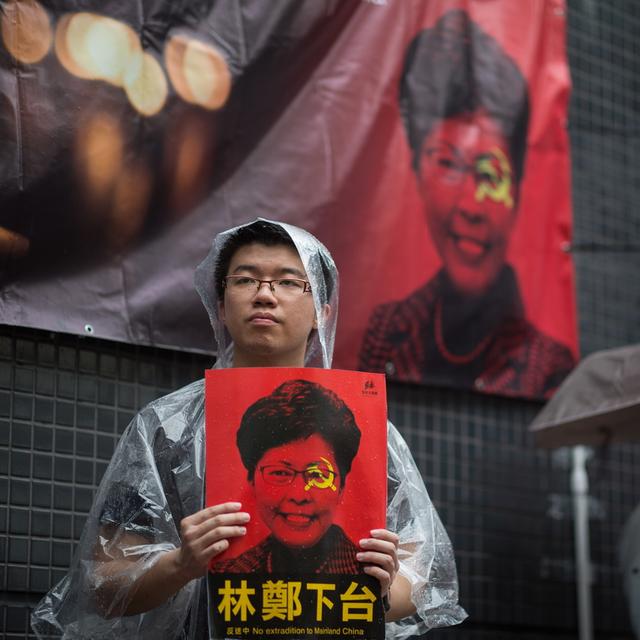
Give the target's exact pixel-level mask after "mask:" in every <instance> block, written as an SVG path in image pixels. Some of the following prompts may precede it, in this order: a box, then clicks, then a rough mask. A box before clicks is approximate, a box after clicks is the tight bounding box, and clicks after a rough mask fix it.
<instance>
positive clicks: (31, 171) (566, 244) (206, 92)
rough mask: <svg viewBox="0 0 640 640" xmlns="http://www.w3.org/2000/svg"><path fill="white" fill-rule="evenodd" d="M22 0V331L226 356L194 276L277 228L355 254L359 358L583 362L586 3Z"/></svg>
mask: <svg viewBox="0 0 640 640" xmlns="http://www.w3.org/2000/svg"><path fill="white" fill-rule="evenodd" d="M0 7H1V14H0V19H1V35H2V40H1V43H0V140H1V141H2V144H0V265H1V269H0V322H2V323H6V324H15V325H22V326H31V327H38V328H46V329H48V330H53V331H62V332H69V333H76V334H84V335H93V336H96V337H101V338H108V339H113V340H119V341H125V342H130V343H135V344H141V345H158V346H166V347H172V348H179V349H186V350H196V351H209V352H213V351H214V350H215V344H214V343H213V337H212V332H211V329H210V327H209V325H208V319H207V315H206V313H205V311H204V309H203V308H202V306H201V304H200V302H199V300H198V298H197V295H196V293H195V290H194V288H193V284H192V278H193V271H194V268H195V266H196V265H197V264H198V263H199V261H200V260H201V259H202V258H203V257H204V256H205V254H206V253H207V250H208V248H209V245H210V243H211V240H212V239H213V237H214V235H215V234H216V233H217V232H219V231H221V230H223V229H226V228H228V227H230V226H233V225H237V224H241V223H244V222H248V221H250V220H252V219H255V218H256V217H258V216H261V217H266V218H272V219H279V220H282V221H285V222H289V223H292V224H295V225H298V226H301V227H304V228H306V229H308V230H309V231H311V232H312V233H314V234H315V235H317V236H318V237H319V238H320V239H321V240H322V241H323V242H324V243H325V244H326V245H327V246H328V247H329V249H330V250H331V252H332V253H333V255H334V258H335V259H336V262H337V264H338V267H339V269H340V273H341V293H342V296H341V299H342V302H341V308H340V322H339V326H338V336H337V341H336V358H335V364H336V365H337V366H339V367H342V368H347V369H354V368H361V369H364V370H368V371H376V372H385V373H386V374H387V376H388V377H389V378H391V379H397V380H403V381H410V382H417V383H423V384H429V385H438V386H449V387H456V388H467V389H476V390H478V391H481V392H485V393H496V394H502V395H511V396H521V397H529V398H542V397H547V396H548V395H550V394H551V393H552V392H553V390H554V389H555V388H556V386H557V385H558V384H559V383H560V381H561V380H562V378H563V377H564V376H565V375H566V374H567V372H568V371H569V370H570V369H571V367H572V366H573V364H574V362H575V360H576V357H577V336H576V311H575V299H574V270H573V264H572V259H571V254H570V248H571V244H570V243H571V202H570V182H569V167H570V158H569V152H568V138H567V132H566V119H567V103H568V96H569V87H570V84H569V75H568V68H567V62H566V53H565V22H566V16H565V12H566V7H565V3H564V0H536V1H535V2H517V3H514V2H512V1H510V0H466V1H465V0H456V1H453V0H451V1H447V0H436V1H433V2H431V1H430V2H425V1H424V0H279V1H278V2H265V1H264V0H247V1H245V2H236V1H235V0H203V1H200V2H188V1H187V2H182V3H175V2H170V1H169V0H156V1H155V2H154V1H153V0H151V1H150V2H145V3H139V2H114V1H112V0H103V1H102V2H92V0H85V1H83V2H81V3H80V2H71V1H65V0H57V1H51V2H41V3H40V2H37V1H36V0H6V1H5V0H1V1H0Z"/></svg>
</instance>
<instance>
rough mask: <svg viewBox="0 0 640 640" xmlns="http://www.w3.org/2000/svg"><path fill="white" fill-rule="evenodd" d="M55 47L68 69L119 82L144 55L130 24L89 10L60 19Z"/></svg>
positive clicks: (83, 76) (88, 77)
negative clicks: (88, 11)
mask: <svg viewBox="0 0 640 640" xmlns="http://www.w3.org/2000/svg"><path fill="white" fill-rule="evenodd" d="M55 47H56V54H57V56H58V59H59V60H60V63H61V64H62V65H63V66H64V68H65V69H66V70H67V71H69V73H72V74H73V75H75V76H77V77H79V78H85V79H92V80H106V81H107V82H110V83H112V84H115V85H117V86H122V85H123V79H124V76H125V74H126V73H127V72H128V71H129V69H130V68H131V67H132V66H135V65H136V64H137V61H138V58H139V57H140V56H141V55H142V50H141V47H140V42H139V40H138V37H137V35H136V34H135V32H134V31H133V29H131V27H129V26H128V25H126V24H124V23H122V22H118V21H117V20H114V19H113V18H107V17H106V16H99V15H95V14H92V13H86V12H81V13H73V14H67V15H65V16H63V17H62V18H61V19H60V21H59V22H58V28H57V30H56V45H55Z"/></svg>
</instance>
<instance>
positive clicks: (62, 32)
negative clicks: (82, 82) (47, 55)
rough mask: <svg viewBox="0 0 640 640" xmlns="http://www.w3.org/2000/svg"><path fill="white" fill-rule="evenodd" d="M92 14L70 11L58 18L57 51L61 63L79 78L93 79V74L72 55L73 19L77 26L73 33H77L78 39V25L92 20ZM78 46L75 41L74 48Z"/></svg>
mask: <svg viewBox="0 0 640 640" xmlns="http://www.w3.org/2000/svg"><path fill="white" fill-rule="evenodd" d="M91 19H92V16H91V15H90V14H88V13H80V14H73V13H68V14H66V15H64V16H62V17H61V18H60V19H59V20H58V26H57V27H56V40H55V51H56V56H57V57H58V60H59V61H60V64H61V65H62V66H63V67H64V68H65V69H66V70H67V71H68V72H69V73H71V74H73V75H74V76H76V77H78V78H85V79H92V77H93V76H92V75H91V74H90V73H89V71H88V70H87V69H85V68H84V67H82V66H80V64H79V63H77V62H76V61H75V58H74V57H73V56H72V55H71V52H70V48H69V44H68V43H69V40H70V39H71V38H70V35H69V34H70V32H71V29H70V26H71V21H72V20H74V21H75V23H76V28H75V29H74V31H73V32H72V33H74V34H75V38H74V39H75V40H77V33H78V31H80V30H79V29H78V25H79V23H80V22H82V21H90V20H91ZM75 47H77V43H74V48H75Z"/></svg>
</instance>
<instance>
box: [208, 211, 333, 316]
mask: <svg viewBox="0 0 640 640" xmlns="http://www.w3.org/2000/svg"><path fill="white" fill-rule="evenodd" d="M253 243H256V244H262V245H264V246H266V247H276V246H285V247H291V248H292V249H293V250H294V251H295V252H296V253H298V249H297V248H296V245H295V243H294V242H293V240H292V239H291V236H290V235H289V234H288V233H287V232H286V231H285V230H284V229H283V228H282V227H281V226H280V225H279V224H274V223H272V222H267V221H266V220H256V221H255V222H252V223H251V224H247V225H244V226H242V227H239V228H238V229H236V231H234V232H233V233H232V234H231V235H230V236H229V238H228V239H227V241H226V242H225V243H224V246H223V247H222V249H220V253H219V254H218V259H217V260H216V265H215V271H214V279H215V286H216V293H217V294H218V299H219V300H221V299H222V298H223V297H224V278H225V276H227V275H228V271H229V265H230V264H231V260H232V259H233V256H234V255H235V253H236V251H238V249H240V248H241V247H244V246H246V245H248V244H253ZM317 258H318V261H319V262H320V268H321V270H322V275H323V277H324V283H325V289H326V300H321V303H322V304H325V303H327V302H328V301H329V300H330V299H331V294H332V292H333V285H334V283H333V276H332V275H331V270H330V268H329V265H328V264H327V263H326V262H325V259H324V257H323V256H322V255H320V254H319V255H318V257H317Z"/></svg>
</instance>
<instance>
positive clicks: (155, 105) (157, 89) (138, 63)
mask: <svg viewBox="0 0 640 640" xmlns="http://www.w3.org/2000/svg"><path fill="white" fill-rule="evenodd" d="M124 88H125V91H126V92H127V97H128V98H129V102H131V104H132V105H133V107H134V108H135V109H136V111H138V112H139V113H141V114H142V115H144V116H153V115H155V114H156V113H158V111H160V109H162V107H163V106H164V103H165V101H166V100H167V93H168V87H167V79H166V78H165V75H164V72H163V71H162V67H161V66H160V64H159V63H158V61H157V60H156V59H155V58H154V57H153V56H151V55H150V54H148V53H143V54H142V55H141V56H138V57H137V58H136V59H135V61H134V64H132V65H130V67H129V69H128V70H127V72H126V74H125V77H124Z"/></svg>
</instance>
